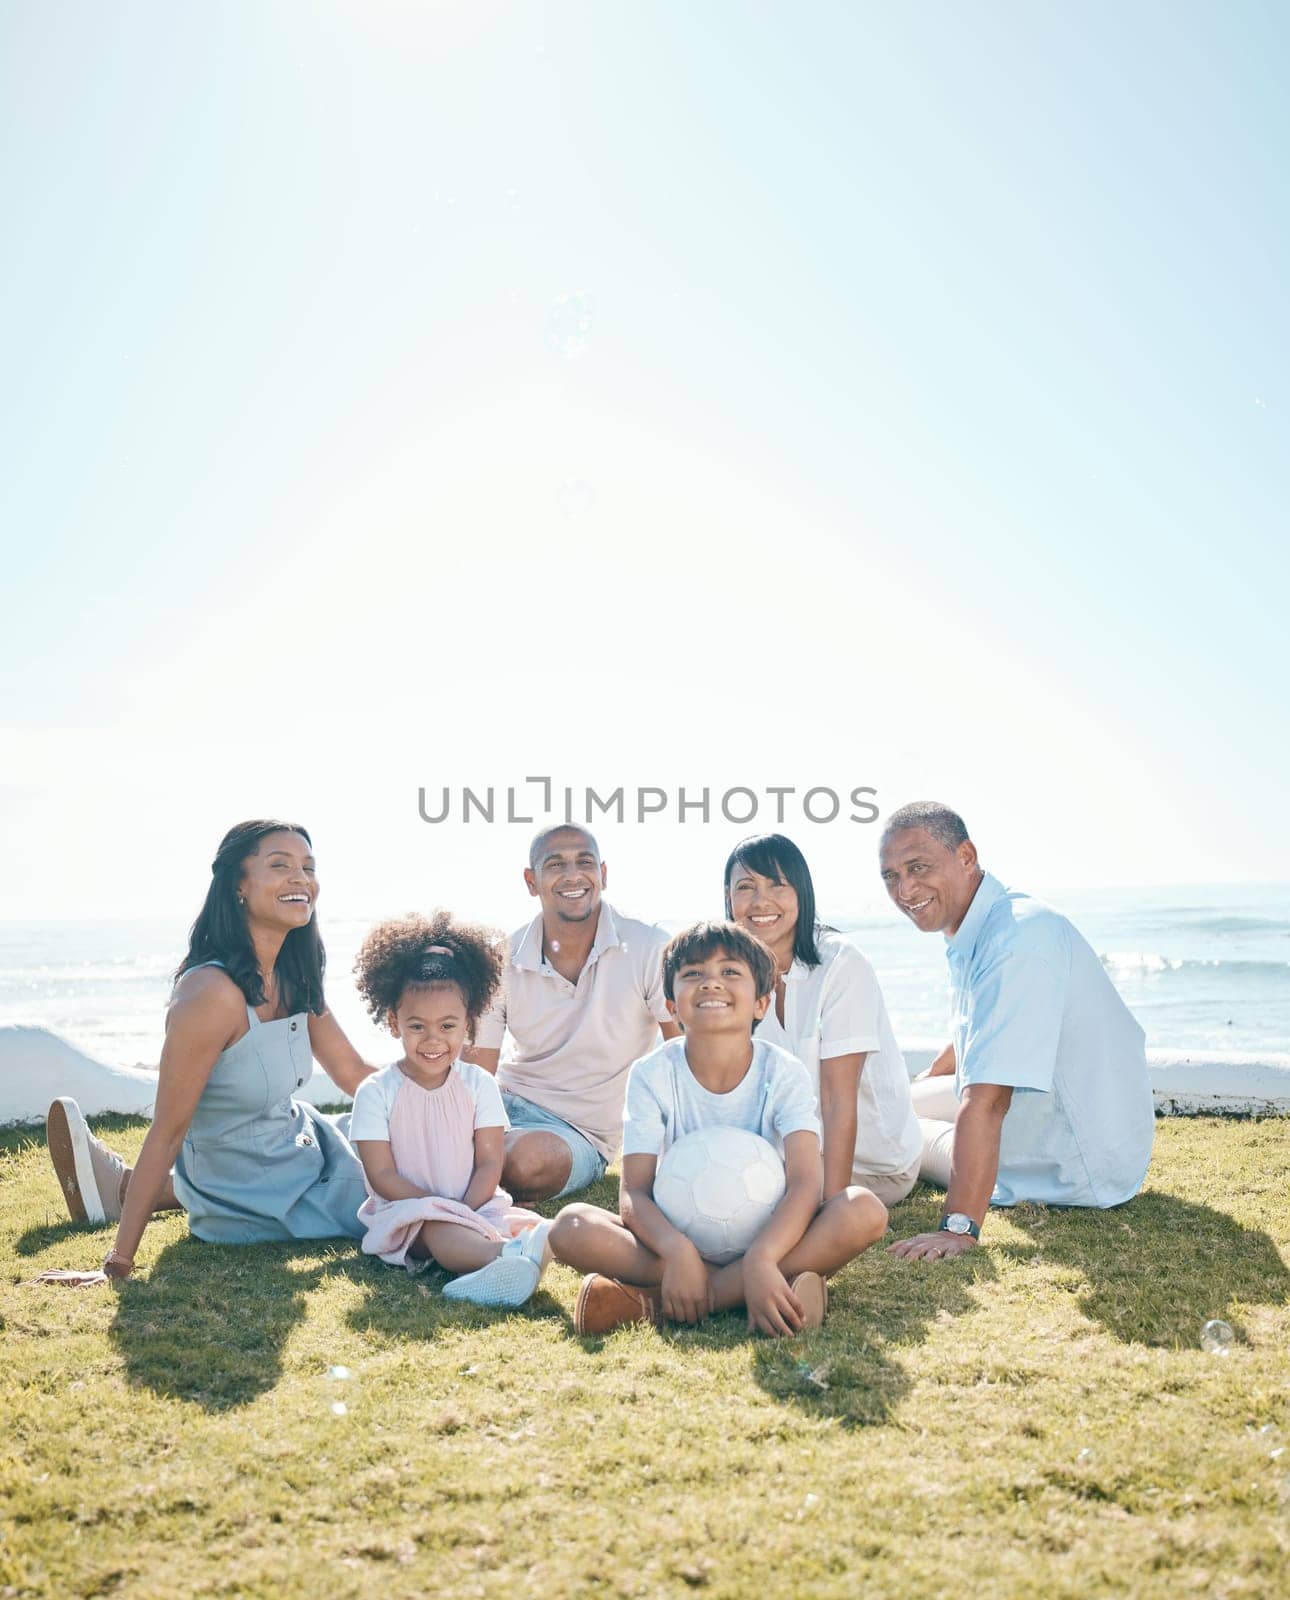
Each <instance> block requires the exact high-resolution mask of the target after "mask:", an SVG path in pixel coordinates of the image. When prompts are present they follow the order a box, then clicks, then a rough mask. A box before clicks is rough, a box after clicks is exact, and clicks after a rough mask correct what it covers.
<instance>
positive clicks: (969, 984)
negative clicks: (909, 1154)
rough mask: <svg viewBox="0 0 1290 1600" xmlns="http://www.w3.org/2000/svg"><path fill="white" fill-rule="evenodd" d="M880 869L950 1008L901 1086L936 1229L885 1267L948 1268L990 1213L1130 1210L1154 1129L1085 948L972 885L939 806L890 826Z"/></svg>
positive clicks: (1015, 898) (958, 834)
mask: <svg viewBox="0 0 1290 1600" xmlns="http://www.w3.org/2000/svg"><path fill="white" fill-rule="evenodd" d="M881 862H882V874H883V880H884V882H885V883H886V885H887V889H888V892H889V893H890V895H891V897H892V899H893V900H894V901H895V902H896V904H897V905H898V906H899V907H900V909H901V910H902V911H903V912H904V913H905V915H907V916H908V917H909V918H910V920H911V921H912V922H913V923H914V925H915V927H917V928H919V929H920V930H921V931H922V932H925V933H931V932H939V933H943V934H944V935H945V937H946V953H947V956H948V958H949V967H950V980H951V986H952V991H953V1000H954V1018H953V1042H952V1043H951V1045H950V1047H949V1049H948V1050H946V1051H945V1052H944V1053H943V1054H942V1055H941V1056H940V1057H939V1058H938V1059H937V1061H936V1062H935V1063H934V1064H933V1066H932V1068H931V1069H930V1072H929V1074H927V1075H925V1077H924V1080H923V1081H922V1082H921V1083H919V1084H916V1085H915V1108H916V1109H917V1110H918V1111H919V1115H920V1121H921V1122H922V1125H923V1133H924V1160H923V1165H922V1176H923V1177H925V1178H928V1179H930V1180H932V1181H935V1182H939V1183H943V1184H945V1186H946V1200H945V1213H944V1215H943V1217H942V1219H941V1227H940V1230H938V1232H937V1233H934V1234H920V1235H918V1236H917V1238H915V1239H906V1240H903V1241H901V1242H900V1243H899V1244H897V1245H894V1246H893V1247H892V1250H893V1253H894V1254H897V1255H902V1256H906V1257H911V1258H919V1259H930V1260H935V1259H939V1258H940V1257H942V1256H947V1255H959V1254H962V1253H963V1251H964V1250H967V1249H970V1248H972V1246H973V1244H974V1243H975V1241H976V1238H977V1236H978V1234H979V1231H980V1225H981V1222H982V1220H983V1218H984V1214H985V1211H986V1208H987V1206H988V1205H990V1204H993V1205H1004V1206H1006V1205H1014V1204H1015V1203H1016V1202H1017V1201H1019V1200H1032V1201H1039V1202H1042V1203H1046V1204H1050V1205H1064V1206H1095V1207H1105V1206H1115V1205H1120V1204H1122V1203H1123V1202H1124V1201H1125V1200H1129V1199H1131V1198H1132V1197H1133V1196H1134V1195H1135V1194H1136V1193H1137V1192H1138V1190H1139V1189H1140V1188H1141V1186H1142V1181H1143V1179H1144V1177H1145V1176H1146V1171H1147V1164H1148V1162H1149V1160H1150V1158H1151V1141H1152V1136H1153V1131H1154V1126H1155V1116H1154V1111H1153V1108H1152V1100H1151V1087H1150V1083H1149V1081H1148V1078H1147V1064H1146V1053H1145V1050H1144V1048H1143V1044H1144V1039H1143V1033H1142V1029H1141V1027H1140V1026H1139V1024H1138V1023H1137V1021H1136V1020H1135V1019H1134V1017H1133V1015H1132V1013H1131V1012H1130V1011H1129V1009H1128V1007H1127V1006H1126V1005H1125V1004H1124V1001H1123V1000H1121V998H1120V996H1119V994H1118V993H1117V992H1116V990H1115V987H1114V985H1113V984H1112V983H1111V980H1110V978H1108V977H1107V975H1106V972H1105V970H1104V969H1103V967H1102V963H1101V962H1100V961H1099V960H1098V958H1097V955H1096V954H1095V953H1094V951H1093V950H1092V948H1091V947H1090V946H1089V944H1088V943H1087V941H1086V940H1085V939H1083V938H1082V937H1081V936H1080V934H1079V933H1078V931H1077V930H1076V929H1075V928H1074V927H1073V926H1072V925H1071V923H1070V922H1068V921H1067V919H1066V918H1065V917H1063V916H1061V915H1059V914H1058V913H1057V912H1055V911H1053V910H1051V909H1050V908H1049V907H1048V906H1045V905H1043V904H1042V903H1041V902H1040V901H1038V900H1033V899H1031V897H1030V896H1029V895H1025V894H1021V893H1019V892H1018V891H1016V890H1011V889H1005V888H1004V886H1003V885H1002V884H1001V883H1000V882H999V880H998V879H997V878H994V877H992V876H991V875H990V874H989V873H986V872H983V871H982V869H981V867H980V865H979V863H978V861H977V855H976V849H975V847H974V846H973V844H972V842H971V840H970V839H969V838H968V836H967V830H966V828H965V827H964V825H963V822H962V819H961V818H960V817H959V816H957V814H956V813H954V812H953V811H950V810H949V808H948V807H946V806H941V805H939V804H936V803H934V802H920V803H918V804H915V805H912V806H906V807H903V808H902V809H901V810H900V811H898V812H896V813H895V814H894V815H893V816H892V818H891V819H890V821H889V822H888V824H887V827H886V830H885V832H884V834H883V842H882V849H881ZM951 1074H952V1075H953V1076H952V1077H951Z"/></svg>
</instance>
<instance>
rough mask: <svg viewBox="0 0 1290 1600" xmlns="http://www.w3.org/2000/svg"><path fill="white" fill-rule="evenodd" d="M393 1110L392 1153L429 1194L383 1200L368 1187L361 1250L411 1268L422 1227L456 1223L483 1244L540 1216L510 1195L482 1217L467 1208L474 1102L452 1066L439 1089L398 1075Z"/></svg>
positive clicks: (501, 1193) (502, 1194) (502, 1195)
mask: <svg viewBox="0 0 1290 1600" xmlns="http://www.w3.org/2000/svg"><path fill="white" fill-rule="evenodd" d="M400 1078H401V1080H402V1081H401V1083H400V1085H399V1091H398V1093H397V1095H395V1097H394V1107H393V1109H392V1110H391V1112H390V1154H391V1155H392V1156H393V1157H394V1165H395V1166H396V1167H397V1168H398V1170H399V1174H400V1176H402V1177H404V1178H406V1179H407V1180H408V1182H409V1183H415V1184H416V1185H417V1187H418V1188H421V1189H429V1190H430V1193H429V1194H428V1195H426V1196H424V1197H422V1198H420V1199H416V1200H382V1199H381V1197H380V1195H376V1194H373V1193H372V1192H371V1189H370V1188H369V1189H368V1194H367V1199H366V1200H365V1201H364V1202H363V1204H362V1205H361V1206H360V1207H359V1211H358V1217H359V1221H360V1222H362V1223H363V1225H364V1227H365V1228H366V1230H367V1231H366V1233H365V1234H364V1237H363V1250H364V1252H365V1253H366V1254H367V1255H370V1256H380V1258H381V1260H382V1261H388V1262H389V1263H390V1264H391V1266H399V1267H403V1266H407V1265H409V1262H408V1259H407V1257H408V1246H409V1245H410V1244H411V1243H412V1241H413V1240H414V1239H415V1238H416V1236H417V1232H418V1230H419V1229H420V1227H421V1224H422V1223H423V1222H458V1223H461V1225H462V1226H463V1227H466V1228H473V1229H474V1230H475V1232H476V1233H481V1234H483V1236H484V1238H486V1239H492V1240H495V1241H500V1240H503V1239H511V1238H514V1236H515V1235H516V1234H517V1233H523V1232H524V1230H525V1229H526V1228H532V1227H536V1225H537V1224H538V1223H539V1222H541V1220H542V1219H541V1217H539V1216H538V1214H537V1212H536V1211H525V1210H524V1208H523V1207H522V1206H517V1205H515V1204H513V1203H512V1201H511V1197H510V1195H508V1194H507V1193H506V1191H505V1189H498V1191H497V1192H496V1194H494V1195H493V1198H492V1199H491V1200H489V1201H488V1202H487V1203H486V1204H485V1205H483V1206H481V1208H480V1209H479V1210H478V1211H472V1210H471V1209H470V1207H469V1206H466V1205H463V1204H462V1203H461V1197H462V1196H463V1195H464V1194H465V1192H466V1190H467V1189H468V1188H469V1187H470V1179H471V1175H472V1174H473V1172H474V1170H475V1099H474V1096H473V1095H472V1094H471V1092H470V1089H469V1088H468V1086H467V1084H466V1082H465V1080H464V1079H463V1078H462V1076H461V1074H460V1073H459V1072H458V1071H457V1070H456V1067H455V1066H454V1067H452V1068H451V1069H450V1070H449V1072H448V1076H447V1077H446V1078H445V1079H444V1081H443V1082H442V1083H441V1084H440V1085H439V1087H438V1088H437V1089H423V1088H422V1087H421V1085H420V1084H419V1083H413V1081H412V1079H411V1078H409V1077H407V1076H406V1074H403V1073H400Z"/></svg>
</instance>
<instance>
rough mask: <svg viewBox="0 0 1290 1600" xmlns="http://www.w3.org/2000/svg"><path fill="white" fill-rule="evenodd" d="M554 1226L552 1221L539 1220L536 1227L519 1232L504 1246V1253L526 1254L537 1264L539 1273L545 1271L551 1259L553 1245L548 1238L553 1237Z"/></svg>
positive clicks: (507, 1254) (513, 1254) (511, 1254)
mask: <svg viewBox="0 0 1290 1600" xmlns="http://www.w3.org/2000/svg"><path fill="white" fill-rule="evenodd" d="M552 1226H553V1224H552V1223H550V1222H539V1223H538V1225H537V1226H536V1227H535V1228H526V1229H525V1230H524V1232H523V1233H517V1234H516V1235H515V1237H514V1238H513V1239H508V1240H507V1241H506V1243H505V1244H504V1245H503V1246H502V1254H503V1255H504V1256H524V1257H526V1258H527V1259H528V1260H529V1261H532V1262H533V1263H534V1264H535V1265H536V1267H537V1269H538V1272H539V1273H543V1272H545V1271H546V1269H547V1266H548V1264H549V1263H550V1260H551V1246H550V1245H549V1244H548V1243H547V1240H548V1239H549V1238H550V1237H551V1228H552Z"/></svg>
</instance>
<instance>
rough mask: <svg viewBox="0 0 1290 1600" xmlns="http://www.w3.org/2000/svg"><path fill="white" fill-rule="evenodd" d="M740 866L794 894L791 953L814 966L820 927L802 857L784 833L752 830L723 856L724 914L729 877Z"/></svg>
mask: <svg viewBox="0 0 1290 1600" xmlns="http://www.w3.org/2000/svg"><path fill="white" fill-rule="evenodd" d="M740 867H742V868H744V869H745V870H746V871H751V872H756V873H758V874H760V876H761V877H763V878H770V879H771V880H772V882H774V883H786V884H788V885H789V887H790V888H791V889H792V890H793V892H794V893H795V894H796V895H797V928H796V930H795V932H794V934H793V955H794V957H795V958H796V959H797V960H798V961H800V962H802V963H803V965H804V966H808V967H818V966H819V964H820V951H819V946H818V945H817V944H816V942H815V935H816V933H817V932H819V931H820V926H819V923H818V922H817V921H816V913H815V885H814V883H813V882H812V881H811V869H810V868H809V867H808V866H807V864H806V857H805V856H804V855H803V854H802V852H801V851H800V850H799V849H798V848H797V846H796V845H795V844H794V843H793V841H792V840H791V839H790V838H789V837H788V835H787V834H786V833H754V834H750V835H749V836H748V838H746V839H741V840H740V841H739V843H738V844H737V845H736V846H735V847H734V849H733V850H732V851H731V852H730V854H729V855H728V856H727V857H726V871H725V877H724V879H723V882H724V884H725V895H726V915H727V916H729V915H730V880H731V879H732V878H733V877H734V876H735V873H736V870H737V869H738V868H740Z"/></svg>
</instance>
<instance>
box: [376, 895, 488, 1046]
mask: <svg viewBox="0 0 1290 1600" xmlns="http://www.w3.org/2000/svg"><path fill="white" fill-rule="evenodd" d="M502 948H503V937H502V935H501V934H500V933H496V932H494V930H493V929H492V928H481V927H478V926H476V925H475V924H474V923H470V922H457V921H455V920H454V919H453V916H452V913H451V912H448V911H435V912H434V913H432V914H431V915H430V916H428V917H423V916H420V915H418V914H417V913H416V912H409V913H408V915H407V916H406V917H390V918H388V919H387V920H386V921H385V922H378V923H377V924H376V926H375V927H374V928H373V929H372V930H371V931H370V932H369V933H368V935H367V937H366V938H365V939H364V940H363V942H362V944H361V945H360V946H359V947H358V955H357V956H356V957H355V960H354V976H355V978H356V979H357V980H358V992H359V994H361V995H362V997H363V1002H364V1004H365V1005H366V1006H367V1010H368V1013H369V1015H370V1016H371V1018H372V1021H373V1022H377V1023H380V1022H384V1021H385V1019H386V1018H387V1017H388V1016H389V1014H390V1012H391V1011H397V1010H398V1008H399V1002H400V1001H401V1000H402V999H403V996H404V994H405V993H406V992H407V991H408V990H409V989H432V988H438V987H440V986H443V985H447V984H452V985H453V986H454V987H456V988H457V989H459V990H460V991H461V996H462V999H463V1000H464V1001H465V1003H466V1037H467V1038H468V1039H469V1040H470V1041H471V1042H472V1043H473V1042H474V1038H475V1024H476V1023H477V1022H478V1021H479V1019H480V1017H482V1016H483V1014H484V1012H485V1011H487V1010H488V1008H489V1006H490V1005H491V1004H492V1000H493V996H494V995H495V994H496V993H497V990H498V988H499V986H500V984H501V981H502Z"/></svg>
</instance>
